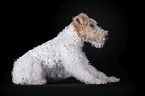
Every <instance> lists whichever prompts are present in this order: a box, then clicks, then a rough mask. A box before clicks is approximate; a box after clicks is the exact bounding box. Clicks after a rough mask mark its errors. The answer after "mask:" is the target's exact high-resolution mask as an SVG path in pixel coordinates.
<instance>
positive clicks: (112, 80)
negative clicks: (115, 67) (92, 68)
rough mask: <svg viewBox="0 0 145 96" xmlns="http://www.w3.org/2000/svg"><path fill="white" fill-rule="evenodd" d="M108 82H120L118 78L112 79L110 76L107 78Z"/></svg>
mask: <svg viewBox="0 0 145 96" xmlns="http://www.w3.org/2000/svg"><path fill="white" fill-rule="evenodd" d="M107 81H108V82H119V81H120V79H119V78H116V77H113V76H111V77H108V80H107Z"/></svg>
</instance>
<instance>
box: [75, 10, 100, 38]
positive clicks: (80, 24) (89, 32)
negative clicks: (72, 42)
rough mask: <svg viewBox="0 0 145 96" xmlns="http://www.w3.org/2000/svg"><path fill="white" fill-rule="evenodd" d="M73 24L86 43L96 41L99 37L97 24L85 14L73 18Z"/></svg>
mask: <svg viewBox="0 0 145 96" xmlns="http://www.w3.org/2000/svg"><path fill="white" fill-rule="evenodd" d="M72 24H73V25H74V27H75V31H76V32H77V35H78V37H80V38H83V39H84V40H85V41H89V40H96V39H97V37H98V36H99V34H98V36H97V32H96V30H97V25H96V24H97V23H96V21H94V20H93V19H91V18H89V17H88V16H87V15H86V14H85V13H80V14H79V15H77V16H76V17H74V18H73V22H72Z"/></svg>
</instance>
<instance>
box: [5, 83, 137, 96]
mask: <svg viewBox="0 0 145 96" xmlns="http://www.w3.org/2000/svg"><path fill="white" fill-rule="evenodd" d="M135 90H136V88H135V87H134V85H133V84H131V83H112V84H107V85H85V84H81V83H62V84H61V83H59V84H47V85H42V86H41V85H39V86H38V85H37V86H34V85H33V86H30V85H29V86H28V85H25V86H22V85H15V84H11V85H8V86H5V88H4V91H3V95H10V96H11V95H13V96H15V95H19V96H23V95H36V96H37V95H40V96H44V95H47V96H50V95H52V96H56V95H61V96H62V95H63V96H66V95H67V96H68V95H69V96H70V95H71V96H80V95H81V96H130V95H132V94H133V93H134V92H135Z"/></svg>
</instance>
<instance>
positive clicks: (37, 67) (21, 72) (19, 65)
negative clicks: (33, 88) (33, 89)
mask: <svg viewBox="0 0 145 96" xmlns="http://www.w3.org/2000/svg"><path fill="white" fill-rule="evenodd" d="M42 73H43V72H42V67H41V64H39V63H37V62H35V61H34V60H33V58H32V57H31V56H29V55H24V56H22V57H20V58H19V59H18V60H17V61H16V62H15V63H14V68H13V71H12V82H13V83H15V84H21V85H42V84H45V83H46V80H45V79H44V77H43V74H42Z"/></svg>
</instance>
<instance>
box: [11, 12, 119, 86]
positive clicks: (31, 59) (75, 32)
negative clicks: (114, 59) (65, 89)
mask: <svg viewBox="0 0 145 96" xmlns="http://www.w3.org/2000/svg"><path fill="white" fill-rule="evenodd" d="M107 34H108V31H105V30H103V29H101V28H100V27H98V26H97V22H96V21H95V20H93V19H91V18H89V17H88V16H87V15H86V14H85V13H80V14H79V15H77V16H75V17H74V18H73V21H72V23H71V24H70V25H69V26H67V27H65V29H63V30H62V32H60V33H59V34H58V35H57V37H55V38H54V39H52V40H50V41H48V42H46V43H43V44H42V45H40V46H38V47H35V48H34V49H32V50H29V51H28V52H27V53H26V54H24V55H23V56H22V57H20V58H19V59H17V60H16V61H15V62H14V67H13V70H12V82H13V83H15V84H21V85H43V84H46V83H47V80H54V81H55V80H60V79H65V78H69V77H74V78H76V79H77V80H80V81H81V82H84V83H85V84H107V82H119V80H120V79H118V78H115V77H113V76H112V77H107V76H106V75H105V74H104V73H102V72H100V71H98V70H97V69H96V68H94V67H93V66H92V65H90V63H89V61H88V59H87V57H86V55H85V53H84V52H83V51H82V47H83V45H84V42H89V43H91V44H92V45H93V46H95V47H96V48H101V47H103V45H104V43H105V41H106V38H105V36H106V35H107Z"/></svg>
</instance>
